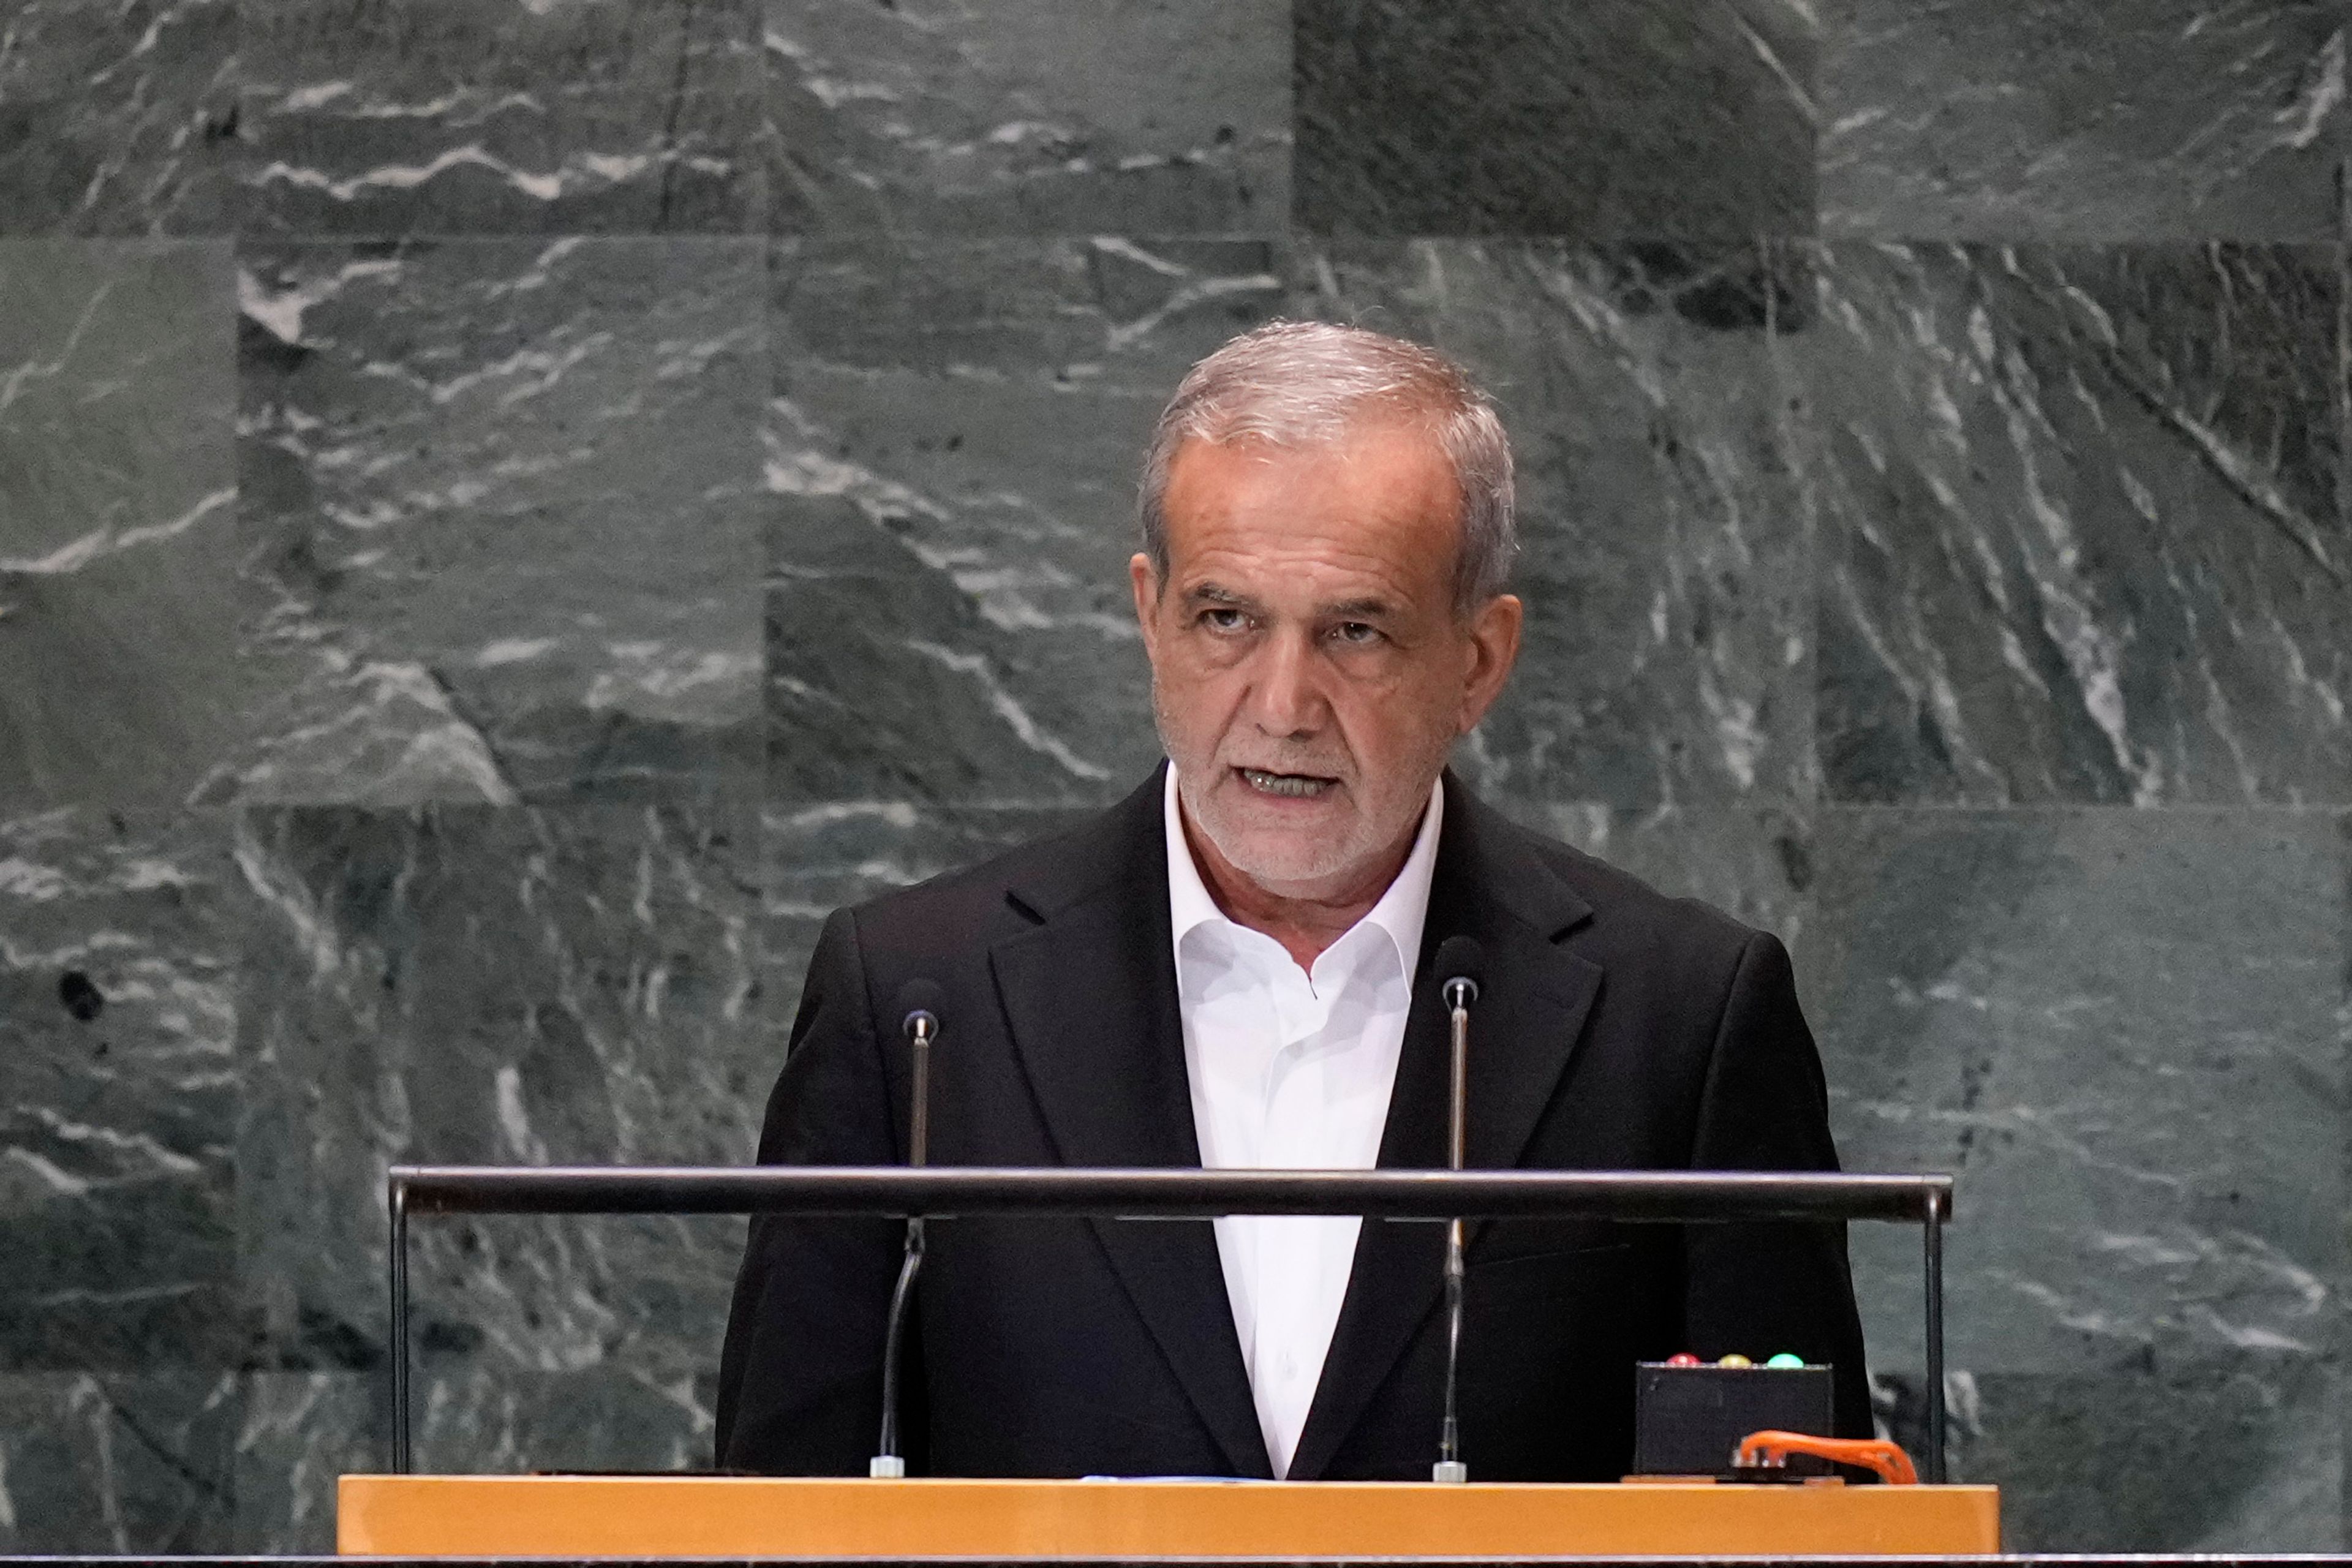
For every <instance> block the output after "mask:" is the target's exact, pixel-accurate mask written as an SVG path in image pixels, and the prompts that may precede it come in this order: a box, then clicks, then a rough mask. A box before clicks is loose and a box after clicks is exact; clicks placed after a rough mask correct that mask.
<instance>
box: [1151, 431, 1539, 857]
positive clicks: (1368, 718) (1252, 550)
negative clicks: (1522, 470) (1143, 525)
mask: <svg viewBox="0 0 2352 1568" xmlns="http://www.w3.org/2000/svg"><path fill="white" fill-rule="evenodd" d="M1460 511H1461V502H1460V497H1459V493H1458V487H1457V485H1456V483H1455V480H1454V468H1453V465H1452V463H1451V462H1450V461H1449V460H1448V458H1446V456H1445V453H1444V448H1442V447H1439V446H1438V445H1437V443H1436V441H1435V440H1434V439H1433V437H1431V436H1430V435H1429V434H1428V433H1427V432H1426V431H1424V430H1423V429H1420V428H1418V427H1415V426H1409V425H1404V424H1398V423H1388V422H1381V423H1370V424H1366V425H1363V426H1359V427H1358V428H1356V429H1355V430H1354V431H1352V432H1351V433H1350V434H1349V437H1347V438H1346V439H1345V440H1343V441H1341V442H1339V443H1338V444H1336V445H1332V446H1328V447H1310V448H1305V449H1286V448H1282V447H1273V446H1270V445H1268V444H1266V443H1264V442H1260V441H1252V440H1243V441H1236V442H1233V443H1230V444H1226V445H1223V446H1218V445H1212V444H1210V443H1208V442H1204V441H1191V442H1187V443H1186V444H1185V445H1184V446H1183V447H1180V448H1179V449H1178V451H1177V454H1176V458H1175V460H1174V462H1173V463H1172V464H1171V467H1170V470H1169V479H1168V489H1167V495H1166V499H1165V501H1164V504H1163V512H1164V515H1165V517H1166V519H1167V530H1168V535H1167V536H1168V557H1169V563H1168V579H1167V581H1166V582H1165V583H1162V582H1161V581H1160V579H1159V576H1158V574H1156V573H1155V572H1154V571H1153V570H1152V566H1151V563H1150V558H1149V557H1147V556H1144V555H1138V556H1136V557H1135V559H1134V561H1133V563H1131V566H1130V574H1131V576H1132V578H1133V583H1134V588H1135V609H1136V616H1137V618H1138V619H1139V621H1140V622H1141V624H1142V626H1143V640H1144V647H1145V648H1146V650H1147V651H1148V652H1149V653H1150V658H1151V679H1152V689H1153V699H1154V707H1155V709H1156V710H1157V712H1158V715H1159V721H1160V740H1161V742H1162V743H1163V744H1164V745H1165V746H1166V747H1167V749H1168V754H1169V756H1170V757H1171V759H1172V760H1173V761H1174V763H1175V764H1176V770H1177V775H1178V780H1179V786H1180V789H1181V795H1182V800H1183V805H1184V808H1185V813H1186V815H1187V816H1189V817H1190V819H1191V821H1192V825H1193V826H1194V828H1195V829H1196V830H1197V831H1199V832H1200V833H1202V834H1203V835H1205V836H1206V837H1207V838H1208V839H1209V841H1210V843H1211V844H1213V846H1214V847H1216V849H1217V851H1218V852H1219V853H1220V854H1221V855H1223V858H1225V859H1226V861H1228V862H1229V863H1230V864H1231V865H1232V866H1233V867H1234V868H1235V869H1236V870H1238V871H1240V872H1242V873H1243V874H1244V876H1246V877H1248V878H1249V879H1250V880H1251V881H1253V882H1255V883H1256V884H1257V885H1258V886H1259V887H1261V888H1263V889H1265V890H1266V891H1268V892H1271V893H1275V894H1278V895H1280V896H1283V897H1287V898H1297V899H1324V900H1336V899H1346V898H1349V897H1351V896H1354V895H1355V894H1357V893H1358V892H1359V891H1360V888H1359V884H1360V883H1361V882H1362V881H1363V880H1364V879H1366V878H1367V877H1369V876H1377V875H1379V874H1381V872H1383V871H1392V870H1393V869H1394V867H1393V865H1392V864H1391V860H1392V858H1393V856H1394V855H1395V854H1396V853H1397V852H1398V851H1399V850H1400V847H1401V846H1402V844H1403V843H1404V842H1406V841H1407V840H1408V839H1409V838H1410V836H1411V834H1412V830H1413V828H1414V827H1415V826H1416V825H1417V824H1418V821H1419V818H1420V816H1421V813H1422V810H1423V807H1424V806H1426V805H1427V804H1428V801H1429V792H1430V789H1431V786H1432V785H1433V784H1435V782H1436V779H1437V775H1438V773H1439V772H1440V771H1441V770H1442V769H1443V768H1444V765H1445V758H1446V755H1447V753H1448V752H1450V751H1451V750H1452V748H1453V744H1454V740H1455V739H1456V738H1457V737H1458V736H1460V735H1461V734H1463V733H1464V732H1465V731H1467V730H1469V729H1470V728H1471V726H1473V725H1475V723H1477V721H1479V719H1480V718H1481V717H1483V716H1484V715H1485V713H1486V709H1487V708H1488V706H1489V705H1490V704H1492V703H1493V701H1494V700H1495V697H1496V694H1497V693H1498V692H1499V691H1500V690H1501V689H1502V686H1503V681H1504V679H1505V678H1506V677H1507V675H1508V674H1509V673H1510V668H1511V662H1512V660H1513V659H1514V658H1516V657H1517V652H1518V634H1519V603H1518V601H1517V599H1515V598H1512V597H1510V596H1508V595H1505V596H1503V597H1500V598H1496V599H1495V600H1492V601H1490V602H1489V603H1488V604H1486V605H1483V606H1481V607H1480V608H1479V609H1478V610H1476V611H1475V613H1474V614H1473V615H1472V616H1469V617H1468V618H1467V619H1465V618H1463V617H1460V616H1456V615H1455V614H1454V561H1455V555H1456V552H1457V551H1458V550H1459V548H1460V542H1461V537H1460V536H1461V524H1460Z"/></svg>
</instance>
